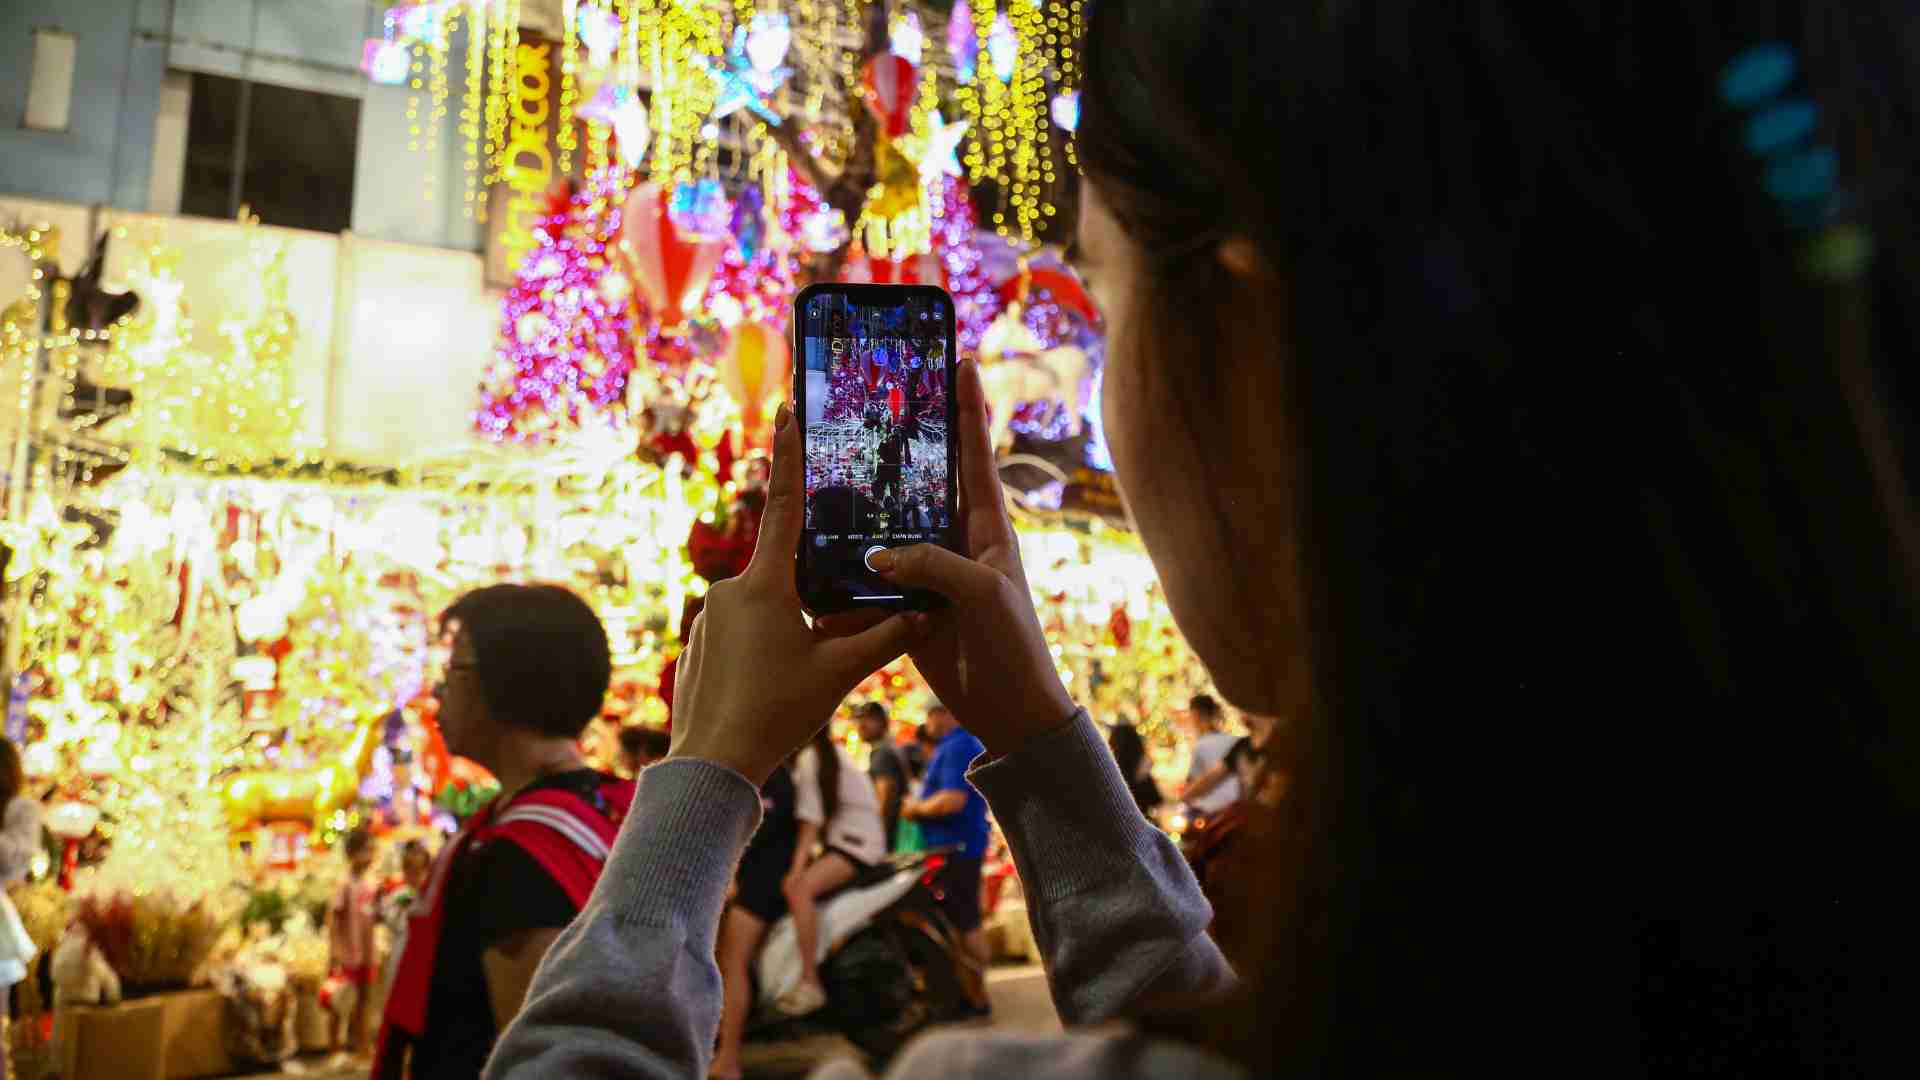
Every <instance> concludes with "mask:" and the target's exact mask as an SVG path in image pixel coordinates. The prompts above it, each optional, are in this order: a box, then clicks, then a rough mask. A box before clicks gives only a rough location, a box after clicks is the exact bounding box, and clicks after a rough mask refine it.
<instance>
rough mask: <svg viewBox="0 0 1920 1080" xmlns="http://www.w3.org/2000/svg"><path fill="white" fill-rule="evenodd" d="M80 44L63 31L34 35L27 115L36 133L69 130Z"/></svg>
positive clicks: (29, 123) (28, 124) (24, 120)
mask: <svg viewBox="0 0 1920 1080" xmlns="http://www.w3.org/2000/svg"><path fill="white" fill-rule="evenodd" d="M77 45H78V42H77V41H76V40H75V39H74V36H73V35H72V34H69V33H66V32H64V31H61V30H35V31H34V32H33V68H32V75H31V77H30V78H29V79H28V80H27V113H26V116H25V117H24V118H22V122H23V123H24V124H25V126H26V127H28V128H31V129H33V130H34V131H65V130H67V121H68V119H69V117H70V115H71V113H72V111H73V56H74V50H75V48H76V47H77Z"/></svg>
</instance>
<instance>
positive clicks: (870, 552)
mask: <svg viewBox="0 0 1920 1080" xmlns="http://www.w3.org/2000/svg"><path fill="white" fill-rule="evenodd" d="M885 550H887V549H886V547H885V546H884V545H881V544H875V545H873V546H872V547H870V548H868V549H867V553H866V554H865V555H862V556H860V561H861V562H863V563H866V564H867V569H869V570H873V572H874V573H876V574H877V573H879V572H880V571H878V570H874V566H873V557H874V556H875V555H878V554H880V553H881V552H883V551H885Z"/></svg>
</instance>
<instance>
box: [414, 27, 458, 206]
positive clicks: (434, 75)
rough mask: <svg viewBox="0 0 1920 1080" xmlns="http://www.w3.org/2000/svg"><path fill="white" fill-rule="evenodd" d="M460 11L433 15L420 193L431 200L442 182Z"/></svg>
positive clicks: (429, 45)
mask: <svg viewBox="0 0 1920 1080" xmlns="http://www.w3.org/2000/svg"><path fill="white" fill-rule="evenodd" d="M457 15H458V12H457V10H454V9H449V10H448V11H446V12H444V13H442V12H440V11H438V10H436V11H435V12H434V15H433V22H432V27H433V37H432V38H431V39H430V40H429V41H428V43H427V53H428V57H429V61H428V64H429V66H428V88H429V93H430V94H431V95H432V110H431V111H430V112H429V113H428V114H427V139H426V153H427V173H426V181H425V183H424V184H423V185H422V191H421V195H422V197H423V198H424V199H425V200H426V201H427V202H432V201H433V198H434V190H435V187H436V185H437V184H438V182H439V176H440V163H439V161H438V160H437V158H438V154H439V149H440V125H441V124H442V123H444V122H445V121H446V117H447V48H448V37H449V35H450V33H451V31H452V27H453V22H454V19H455V18H456V17H457Z"/></svg>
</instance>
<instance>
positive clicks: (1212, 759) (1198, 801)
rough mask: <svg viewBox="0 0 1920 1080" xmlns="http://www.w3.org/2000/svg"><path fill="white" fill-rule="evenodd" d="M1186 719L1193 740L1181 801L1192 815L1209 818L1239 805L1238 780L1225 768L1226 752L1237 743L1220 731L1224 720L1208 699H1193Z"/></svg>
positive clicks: (1207, 697) (1206, 697) (1202, 695)
mask: <svg viewBox="0 0 1920 1080" xmlns="http://www.w3.org/2000/svg"><path fill="white" fill-rule="evenodd" d="M1187 716H1188V717H1189V718H1190V719H1191V720H1192V721H1193V725H1194V731H1195V736H1194V740H1193V763H1192V764H1191V765H1190V766H1188V767H1187V790H1186V794H1185V795H1184V796H1183V797H1184V799H1185V801H1186V804H1187V806H1188V807H1189V808H1190V809H1191V811H1192V812H1193V813H1194V814H1195V815H1198V816H1200V817H1212V816H1213V815H1214V814H1217V813H1219V812H1220V811H1222V810H1225V809H1226V808H1227V807H1229V806H1232V805H1233V804H1234V803H1237V802H1239V801H1240V779H1239V778H1238V777H1236V776H1234V775H1233V772H1232V770H1230V769H1228V768H1226V761H1227V751H1229V750H1232V749H1233V744H1234V743H1235V742H1236V741H1237V740H1236V739H1235V737H1234V736H1232V735H1229V734H1227V733H1226V732H1224V731H1221V730H1220V725H1221V724H1222V723H1223V722H1224V721H1225V719H1226V717H1225V716H1224V715H1222V713H1221V711H1220V703H1219V702H1217V701H1215V700H1214V699H1213V698H1212V696H1211V695H1208V694H1195V695H1193V700H1192V701H1190V702H1188V704H1187Z"/></svg>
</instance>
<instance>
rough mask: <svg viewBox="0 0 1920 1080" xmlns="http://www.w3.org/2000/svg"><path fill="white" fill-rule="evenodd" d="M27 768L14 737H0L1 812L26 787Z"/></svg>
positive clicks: (3, 811) (4, 810)
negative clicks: (22, 761)
mask: <svg viewBox="0 0 1920 1080" xmlns="http://www.w3.org/2000/svg"><path fill="white" fill-rule="evenodd" d="M26 786H27V770H26V767H25V766H23V765H22V764H21V763H20V748H19V747H17V746H15V745H13V740H12V739H5V738H0V813H5V812H6V809H7V806H8V804H10V803H12V802H13V800H14V799H15V798H16V797H17V796H18V795H19V794H20V793H21V792H22V791H23V790H25V789H26Z"/></svg>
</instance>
